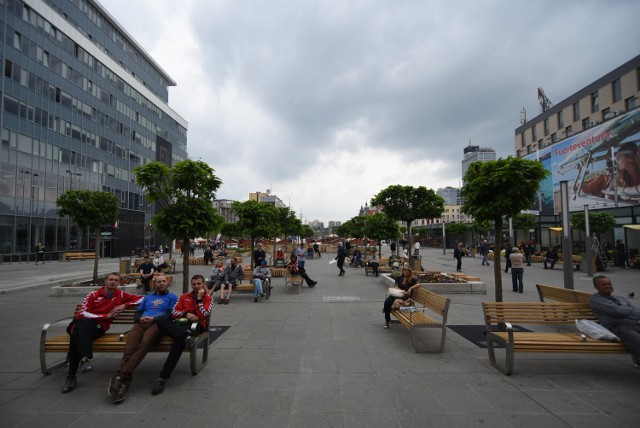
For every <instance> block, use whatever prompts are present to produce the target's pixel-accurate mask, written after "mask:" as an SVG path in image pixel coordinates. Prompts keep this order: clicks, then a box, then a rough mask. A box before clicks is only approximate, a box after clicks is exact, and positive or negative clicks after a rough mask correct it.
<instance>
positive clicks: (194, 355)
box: [189, 332, 209, 376]
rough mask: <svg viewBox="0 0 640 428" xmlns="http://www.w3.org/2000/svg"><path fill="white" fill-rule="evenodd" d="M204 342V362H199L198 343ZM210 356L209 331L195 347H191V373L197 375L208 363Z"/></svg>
mask: <svg viewBox="0 0 640 428" xmlns="http://www.w3.org/2000/svg"><path fill="white" fill-rule="evenodd" d="M201 343H202V345H203V348H202V362H201V363H200V364H198V345H200V344H201ZM208 358H209V333H208V332H207V334H206V335H205V337H204V338H203V339H202V340H200V341H197V342H196V344H195V345H194V346H193V348H190V349H189V366H190V367H191V374H192V375H194V376H195V375H197V374H198V373H199V372H200V371H201V370H202V369H203V368H204V366H206V365H207V359H208Z"/></svg>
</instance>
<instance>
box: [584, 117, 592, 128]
mask: <svg viewBox="0 0 640 428" xmlns="http://www.w3.org/2000/svg"><path fill="white" fill-rule="evenodd" d="M590 127H591V121H590V120H589V118H588V117H587V118H584V119H582V129H588V128H590Z"/></svg>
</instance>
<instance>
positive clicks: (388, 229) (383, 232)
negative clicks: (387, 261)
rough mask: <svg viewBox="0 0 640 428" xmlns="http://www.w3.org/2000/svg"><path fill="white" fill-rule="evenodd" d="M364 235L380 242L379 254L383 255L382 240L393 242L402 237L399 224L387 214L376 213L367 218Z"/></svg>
mask: <svg viewBox="0 0 640 428" xmlns="http://www.w3.org/2000/svg"><path fill="white" fill-rule="evenodd" d="M364 233H365V235H366V236H367V237H369V238H371V239H375V240H376V241H378V254H382V242H381V241H382V240H383V239H386V240H391V239H393V238H396V237H398V236H399V235H400V228H399V227H398V222H397V221H395V220H393V219H392V218H390V217H389V216H388V215H386V214H385V213H376V214H373V215H370V216H367V217H366V218H365V222H364Z"/></svg>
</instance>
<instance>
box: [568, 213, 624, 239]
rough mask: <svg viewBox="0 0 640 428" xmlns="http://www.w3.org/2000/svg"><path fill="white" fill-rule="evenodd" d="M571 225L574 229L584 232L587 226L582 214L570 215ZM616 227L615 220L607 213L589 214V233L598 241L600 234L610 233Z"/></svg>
mask: <svg viewBox="0 0 640 428" xmlns="http://www.w3.org/2000/svg"><path fill="white" fill-rule="evenodd" d="M571 225H572V226H573V227H575V228H576V229H579V230H582V231H586V230H587V225H586V222H585V221H584V212H577V213H573V214H571ZM615 226H616V219H615V217H614V216H613V215H611V214H609V213H607V212H590V213H589V232H591V233H595V234H597V235H598V239H600V234H602V233H605V232H608V231H610V230H611V229H613V228H614V227H615Z"/></svg>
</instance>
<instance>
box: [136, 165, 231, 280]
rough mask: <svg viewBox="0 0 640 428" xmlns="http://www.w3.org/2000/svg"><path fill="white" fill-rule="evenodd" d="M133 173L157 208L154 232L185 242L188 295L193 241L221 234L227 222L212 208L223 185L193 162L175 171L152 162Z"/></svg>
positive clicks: (207, 168)
mask: <svg viewBox="0 0 640 428" xmlns="http://www.w3.org/2000/svg"><path fill="white" fill-rule="evenodd" d="M133 173H134V174H135V177H136V183H137V184H138V185H139V186H140V187H141V188H142V189H143V190H144V192H145V196H146V197H147V199H148V200H149V201H150V202H153V203H155V204H156V208H157V210H156V214H155V215H154V216H153V217H152V218H151V224H152V226H153V228H154V229H155V230H158V231H160V233H162V234H163V235H165V236H166V237H167V238H169V239H172V240H173V239H176V240H180V239H181V240H182V248H183V251H182V254H183V256H182V257H183V264H184V269H183V272H182V290H183V292H187V290H188V289H189V284H190V282H189V251H188V249H189V247H190V245H191V238H194V237H196V236H203V235H207V234H208V233H209V232H212V231H217V230H219V229H220V228H221V226H222V223H223V221H224V219H223V218H222V216H220V215H219V214H218V213H217V212H216V210H215V209H214V208H213V205H212V202H213V200H214V199H215V197H216V191H217V190H218V188H219V187H220V185H221V184H222V181H221V180H220V179H219V178H218V177H217V176H216V174H215V170H214V169H213V168H211V167H210V166H209V165H207V164H206V163H205V162H202V161H192V160H190V159H187V160H184V161H181V162H177V163H176V164H175V165H174V166H173V167H172V168H170V167H169V166H167V165H165V164H163V163H161V162H151V163H148V164H146V165H143V166H138V167H136V168H135V169H134V170H133Z"/></svg>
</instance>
